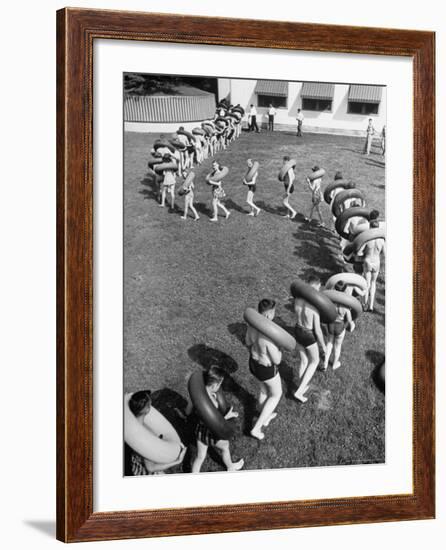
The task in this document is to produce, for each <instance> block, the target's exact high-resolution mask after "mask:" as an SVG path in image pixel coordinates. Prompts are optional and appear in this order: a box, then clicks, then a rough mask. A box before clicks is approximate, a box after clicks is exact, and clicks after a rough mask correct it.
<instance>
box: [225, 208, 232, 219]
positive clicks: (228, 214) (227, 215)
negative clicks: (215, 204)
mask: <svg viewBox="0 0 446 550" xmlns="http://www.w3.org/2000/svg"><path fill="white" fill-rule="evenodd" d="M230 215H231V212H229V210H228V212H226V219H228V218H229V216H230Z"/></svg>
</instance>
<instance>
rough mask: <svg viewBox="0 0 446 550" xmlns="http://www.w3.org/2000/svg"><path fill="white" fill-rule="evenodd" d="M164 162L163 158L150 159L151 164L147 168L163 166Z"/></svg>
mask: <svg viewBox="0 0 446 550" xmlns="http://www.w3.org/2000/svg"><path fill="white" fill-rule="evenodd" d="M162 162H163V159H162V158H161V157H151V158H149V162H148V163H147V166H148V167H149V168H150V169H152V168H153V167H154V166H155V165H156V164H161V163H162Z"/></svg>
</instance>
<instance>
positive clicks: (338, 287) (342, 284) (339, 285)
mask: <svg viewBox="0 0 446 550" xmlns="http://www.w3.org/2000/svg"><path fill="white" fill-rule="evenodd" d="M346 288H347V283H345V282H344V281H338V282H337V283H336V284H335V286H334V289H335V290H338V291H339V292H344V291H345V289H346Z"/></svg>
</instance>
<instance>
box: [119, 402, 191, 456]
mask: <svg viewBox="0 0 446 550" xmlns="http://www.w3.org/2000/svg"><path fill="white" fill-rule="evenodd" d="M160 436H162V439H160ZM124 441H125V442H126V443H127V445H129V446H130V447H131V448H132V449H133V450H134V451H135V452H137V453H138V454H140V455H141V456H142V457H143V458H146V459H147V460H150V461H152V462H155V463H157V464H168V463H169V462H174V461H175V460H176V459H177V458H178V457H179V455H180V453H181V451H182V444H181V439H180V438H179V436H178V433H177V432H176V430H175V428H174V427H173V426H172V424H171V423H170V422H169V421H168V420H167V418H165V417H164V416H163V415H162V414H161V413H160V412H159V411H158V410H157V409H155V407H153V406H152V407H151V408H150V411H149V412H148V414H147V415H146V416H145V417H144V425H143V424H141V423H140V422H138V420H137V419H136V416H135V415H134V414H133V413H132V411H131V410H130V407H129V404H128V399H127V400H126V401H125V403H124Z"/></svg>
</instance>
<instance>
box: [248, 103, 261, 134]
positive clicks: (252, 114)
mask: <svg viewBox="0 0 446 550" xmlns="http://www.w3.org/2000/svg"><path fill="white" fill-rule="evenodd" d="M249 118H250V123H249V131H250V132H253V131H254V130H255V131H256V132H257V133H259V131H260V130H259V127H258V126H257V109H256V108H255V107H254V105H253V104H252V103H251V108H250V109H249Z"/></svg>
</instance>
